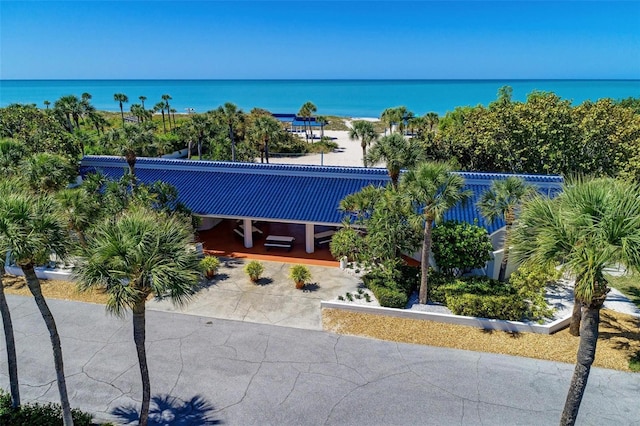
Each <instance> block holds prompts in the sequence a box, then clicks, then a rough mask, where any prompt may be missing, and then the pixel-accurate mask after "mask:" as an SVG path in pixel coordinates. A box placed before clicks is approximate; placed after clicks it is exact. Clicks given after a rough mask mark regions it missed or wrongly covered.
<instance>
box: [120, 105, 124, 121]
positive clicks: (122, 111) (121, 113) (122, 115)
mask: <svg viewBox="0 0 640 426" xmlns="http://www.w3.org/2000/svg"><path fill="white" fill-rule="evenodd" d="M120 116H121V117H122V127H124V110H123V109H122V102H120Z"/></svg>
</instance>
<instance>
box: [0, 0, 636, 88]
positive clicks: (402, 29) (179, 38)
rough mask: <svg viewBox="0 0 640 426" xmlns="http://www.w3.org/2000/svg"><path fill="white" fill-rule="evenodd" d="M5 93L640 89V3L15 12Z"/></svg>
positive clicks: (8, 16) (144, 5) (41, 7)
mask: <svg viewBox="0 0 640 426" xmlns="http://www.w3.org/2000/svg"><path fill="white" fill-rule="evenodd" d="M0 78H2V79H245V78H248V79H273V78H275V79H278V78H282V79H304V78H311V79H336V78H345V79H351V78H363V79H376V78H382V79H518V78H522V79H526V78H567V79H574V78H586V79H588V78H602V79H608V78H611V79H618V78H631V79H637V78H640V2H639V1H625V2H613V1H590V2H579V1H564V2H553V1H533V2H516V1H499V2H488V1H470V2H469V1H448V2H436V1H414V2H385V1H352V2H339V1H329V2H320V1H308V2H305V1H295V2H285V1H281V2H269V1H258V2H250V1H232V2H223V1H200V2H188V1H160V2H158V1H136V2H129V1H109V2H99V1H83V2H80V1H77V2H58V1H44V2H35V1H21V2H19V1H6V0H0Z"/></svg>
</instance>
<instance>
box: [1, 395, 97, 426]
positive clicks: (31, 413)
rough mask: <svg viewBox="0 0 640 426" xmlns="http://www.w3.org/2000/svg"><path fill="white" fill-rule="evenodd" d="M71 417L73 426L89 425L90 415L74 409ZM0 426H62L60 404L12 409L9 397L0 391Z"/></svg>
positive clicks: (32, 404) (33, 405)
mask: <svg viewBox="0 0 640 426" xmlns="http://www.w3.org/2000/svg"><path fill="white" fill-rule="evenodd" d="M71 415H72V417H73V424H74V425H76V426H89V425H91V420H92V418H93V416H91V414H88V413H84V412H82V411H80V410H78V409H75V408H74V409H71ZM0 425H7V426H12V425H16V426H18V425H20V426H23V425H25V426H26V425H29V426H57V425H61V426H62V408H61V407H60V404H53V403H48V404H39V403H29V404H22V405H21V406H20V407H18V408H16V409H14V408H12V407H11V395H10V394H8V393H7V392H5V391H4V390H2V389H0Z"/></svg>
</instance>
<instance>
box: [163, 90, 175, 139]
mask: <svg viewBox="0 0 640 426" xmlns="http://www.w3.org/2000/svg"><path fill="white" fill-rule="evenodd" d="M171 99H173V98H172V97H171V95H167V94H165V95H162V100H163V101H164V107H165V109H166V110H167V116H168V117H169V130H171V105H169V101H170V100H171Z"/></svg>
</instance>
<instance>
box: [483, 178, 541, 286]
mask: <svg viewBox="0 0 640 426" xmlns="http://www.w3.org/2000/svg"><path fill="white" fill-rule="evenodd" d="M535 192H536V190H535V188H534V187H533V186H531V185H529V184H528V183H526V182H525V181H524V179H522V178H520V177H516V176H509V177H508V178H506V179H504V180H494V181H493V182H491V187H490V188H489V189H488V190H487V191H485V192H484V193H483V194H482V195H481V197H480V200H479V201H478V208H479V209H480V213H482V216H484V217H485V219H487V221H488V222H489V223H493V222H495V221H496V219H502V220H504V222H505V231H504V242H503V256H502V262H501V263H500V274H499V275H498V280H499V281H500V282H504V280H505V274H506V272H507V263H508V262H509V245H510V242H511V238H510V237H511V228H512V227H513V224H514V222H515V220H516V210H517V209H518V208H520V205H521V204H522V201H523V200H524V199H525V198H527V197H531V196H533V195H534V194H535Z"/></svg>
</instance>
